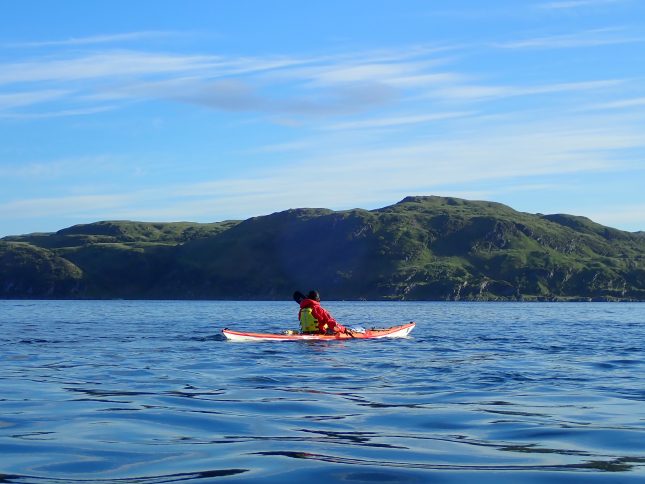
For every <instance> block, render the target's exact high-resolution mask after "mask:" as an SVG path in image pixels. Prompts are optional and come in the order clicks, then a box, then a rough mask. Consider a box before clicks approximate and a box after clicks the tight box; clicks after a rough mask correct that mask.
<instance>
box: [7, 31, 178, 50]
mask: <svg viewBox="0 0 645 484" xmlns="http://www.w3.org/2000/svg"><path fill="white" fill-rule="evenodd" d="M178 35H180V34H178V33H177V32H163V31H143V32H126V33H122V34H108V35H92V36H89V37H75V38H69V39H64V40H46V41H38V42H15V43H11V44H5V45H4V47H24V48H29V47H34V48H35V47H69V46H82V45H95V44H114V43H120V42H131V41H141V40H150V39H154V38H166V37H176V36H178ZM184 35H185V34H184Z"/></svg>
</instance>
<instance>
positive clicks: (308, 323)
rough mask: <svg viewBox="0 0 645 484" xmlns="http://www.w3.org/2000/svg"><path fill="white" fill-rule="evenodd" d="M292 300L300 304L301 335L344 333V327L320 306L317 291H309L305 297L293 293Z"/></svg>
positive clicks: (297, 292)
mask: <svg viewBox="0 0 645 484" xmlns="http://www.w3.org/2000/svg"><path fill="white" fill-rule="evenodd" d="M293 299H294V300H295V301H296V302H297V303H298V304H300V311H299V312H298V319H299V320H300V331H301V332H303V333H323V334H324V333H344V332H345V327H344V326H343V325H342V324H340V323H338V322H337V321H336V320H335V319H334V318H333V317H332V315H331V314H329V312H328V311H327V310H326V309H325V308H323V307H322V306H321V305H320V294H318V291H309V294H307V296H305V295H304V294H302V293H301V292H299V291H296V292H295V293H293Z"/></svg>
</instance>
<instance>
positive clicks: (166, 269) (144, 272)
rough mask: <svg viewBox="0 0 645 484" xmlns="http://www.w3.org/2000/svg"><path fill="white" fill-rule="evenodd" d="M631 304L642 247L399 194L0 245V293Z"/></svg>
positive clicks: (537, 220) (100, 226)
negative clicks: (391, 200)
mask: <svg viewBox="0 0 645 484" xmlns="http://www.w3.org/2000/svg"><path fill="white" fill-rule="evenodd" d="M310 288H317V289H318V290H320V291H321V293H322V294H323V296H324V298H326V299H396V300H399V299H408V300H589V299H598V300H645V237H643V235H642V233H628V232H623V231H620V230H616V229H612V228H609V227H605V226H602V225H599V224H596V223H594V222H592V221H591V220H589V219H586V218H584V217H577V216H572V215H564V214H556V215H539V214H538V215H535V214H528V213H522V212H517V211H515V210H513V209H511V208H510V207H507V206H505V205H501V204H498V203H492V202H479V201H468V200H462V199H456V198H442V197H408V198H406V199H404V200H403V201H401V202H399V203H397V204H395V205H392V206H389V207H385V208H382V209H378V210H371V211H368V210H361V209H355V210H347V211H338V212H335V211H331V210H326V209H296V210H287V211H284V212H279V213H274V214H271V215H267V216H262V217H254V218H251V219H248V220H245V221H242V222H236V221H228V222H222V223H214V224H194V223H167V224H161V223H159V224H151V223H141V222H125V221H122V222H115V221H113V222H98V223H95V224H87V225H79V226H74V227H70V228H68V229H64V230H61V231H59V232H56V233H53V234H32V235H25V236H16V237H6V238H5V239H2V241H0V296H1V297H10V298H17V297H79V298H88V297H96V298H115V297H120V298H178V299H185V298H197V299H207V298H215V299H285V298H288V297H289V295H290V294H291V292H292V291H293V290H294V289H302V290H307V289H310Z"/></svg>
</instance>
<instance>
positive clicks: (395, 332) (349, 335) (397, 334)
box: [222, 323, 416, 341]
mask: <svg viewBox="0 0 645 484" xmlns="http://www.w3.org/2000/svg"><path fill="white" fill-rule="evenodd" d="M415 325H416V324H415V323H407V324H402V325H400V326H392V327H391V328H385V329H376V328H372V329H366V330H365V332H361V333H359V332H354V331H351V330H350V329H348V330H347V332H345V333H337V334H300V333H293V334H279V333H248V332H244V331H233V330H232V329H228V328H224V329H223V330H222V334H223V335H224V336H225V337H226V338H227V339H229V340H231V341H330V340H339V339H375V338H405V337H406V336H407V335H408V334H409V333H410V331H412V330H413V329H414V326H415Z"/></svg>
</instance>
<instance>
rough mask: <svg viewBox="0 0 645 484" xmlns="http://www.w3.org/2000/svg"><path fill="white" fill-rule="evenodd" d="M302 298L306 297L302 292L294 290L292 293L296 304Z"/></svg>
mask: <svg viewBox="0 0 645 484" xmlns="http://www.w3.org/2000/svg"><path fill="white" fill-rule="evenodd" d="M303 299H307V297H306V296H305V295H304V294H303V293H301V292H300V291H296V292H294V293H293V300H294V301H296V302H297V303H298V304H300V302H301V301H302V300H303Z"/></svg>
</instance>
